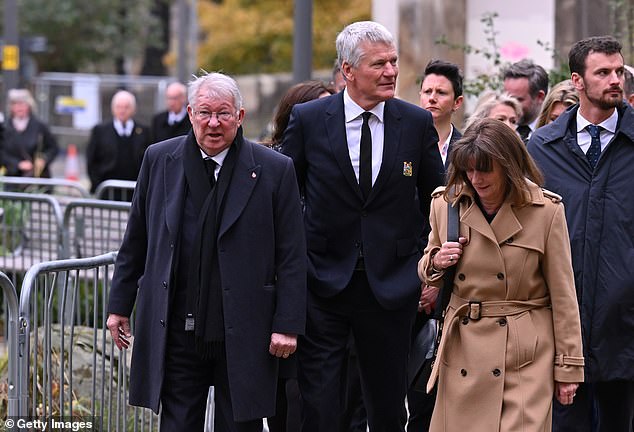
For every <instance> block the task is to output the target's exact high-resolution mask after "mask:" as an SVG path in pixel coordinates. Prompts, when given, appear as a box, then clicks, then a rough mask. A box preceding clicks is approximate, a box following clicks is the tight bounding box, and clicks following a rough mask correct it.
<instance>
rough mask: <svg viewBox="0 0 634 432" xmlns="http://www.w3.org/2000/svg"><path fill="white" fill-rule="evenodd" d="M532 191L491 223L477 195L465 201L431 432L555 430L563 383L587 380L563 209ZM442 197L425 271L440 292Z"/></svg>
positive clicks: (437, 196) (435, 375) (436, 204)
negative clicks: (462, 241) (435, 265)
mask: <svg viewBox="0 0 634 432" xmlns="http://www.w3.org/2000/svg"><path fill="white" fill-rule="evenodd" d="M530 187H531V196H532V199H531V201H532V202H531V204H530V205H528V206H526V207H523V208H515V207H514V206H512V205H511V204H510V203H509V202H505V203H504V204H503V205H502V207H501V208H500V210H499V211H498V214H497V216H496V217H495V219H494V220H493V222H492V223H491V224H490V225H489V223H488V222H487V221H486V219H485V218H484V216H483V215H482V212H481V211H480V209H479V207H478V206H477V204H475V202H474V201H473V198H472V196H473V193H474V192H473V191H472V190H467V191H465V192H463V194H462V195H463V196H466V197H468V198H466V199H464V198H463V199H462V200H461V205H460V236H461V237H466V239H467V243H466V245H465V246H464V249H463V255H462V258H461V259H460V260H459V261H458V264H457V266H458V267H457V271H456V278H455V281H454V287H453V294H452V300H451V302H450V305H449V307H448V311H447V315H446V321H445V329H444V332H443V340H442V343H441V346H440V352H439V356H438V360H439V361H437V362H436V365H435V368H434V371H433V372H432V376H431V378H430V382H429V384H428V388H431V387H433V384H434V382H435V381H436V379H438V396H437V399H436V406H435V409H434V414H433V418H432V424H431V429H430V430H431V431H434V432H437V431H448V432H455V431H470V432H478V431H482V432H495V431H503V432H507V431H524V432H527V431H550V430H551V409H552V398H553V392H554V382H555V380H557V381H561V382H581V381H583V354H582V348H581V327H580V322H579V311H578V307H577V299H576V294H575V289H574V279H573V272H572V265H571V261H570V244H569V239H568V231H567V228H566V219H565V216H564V208H563V204H562V203H561V202H560V201H561V198H560V197H559V196H557V195H555V194H553V193H552V192H547V191H542V189H540V188H539V187H537V186H536V185H534V184H532V183H530ZM443 190H444V188H438V189H437V190H436V191H435V192H434V194H433V196H434V199H433V201H432V208H431V215H430V222H431V227H432V230H431V233H430V235H429V244H428V246H427V249H426V250H425V255H424V256H423V258H422V259H421V261H420V262H419V267H418V271H419V276H421V279H422V280H424V281H425V282H426V283H427V284H429V285H435V286H440V285H442V275H441V274H437V273H436V274H432V272H431V262H430V257H431V256H433V255H434V254H435V253H436V252H437V251H438V250H439V248H440V246H441V245H442V243H443V242H445V241H446V236H447V203H446V202H445V201H444V199H443V197H442V195H441V192H442V191H443ZM469 301H479V302H482V303H481V304H478V303H473V304H471V305H470V304H469V303H468V302H469ZM467 316H470V318H467ZM478 318H479V319H478Z"/></svg>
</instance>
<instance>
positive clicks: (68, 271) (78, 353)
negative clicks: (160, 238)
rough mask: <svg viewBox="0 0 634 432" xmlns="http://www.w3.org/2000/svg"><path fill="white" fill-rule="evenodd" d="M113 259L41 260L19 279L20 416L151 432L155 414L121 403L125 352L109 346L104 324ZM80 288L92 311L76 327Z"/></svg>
mask: <svg viewBox="0 0 634 432" xmlns="http://www.w3.org/2000/svg"><path fill="white" fill-rule="evenodd" d="M115 258H116V253H114V252H112V253H108V254H104V255H100V256H97V257H91V258H82V259H66V260H59V261H51V262H44V263H40V264H36V265H35V266H33V267H32V268H31V269H29V271H28V272H27V273H26V276H25V278H24V282H23V284H22V289H21V292H20V303H19V333H18V339H19V359H18V361H19V370H18V377H19V385H18V388H19V404H18V406H19V415H20V416H28V417H31V418H46V417H50V416H55V417H58V416H63V417H71V416H74V417H84V418H93V419H94V420H93V421H97V422H99V423H100V424H98V425H96V427H95V430H104V431H114V430H116V431H119V430H126V431H127V430H134V431H136V430H149V431H154V430H156V429H157V428H158V417H157V416H156V415H154V414H153V413H151V412H150V411H149V410H146V409H141V408H137V407H130V406H128V405H127V392H128V390H127V386H128V380H129V375H128V372H129V353H128V350H121V351H119V350H118V349H117V348H116V347H115V345H114V343H113V341H112V339H111V337H110V333H109V331H108V330H107V328H106V325H105V323H106V319H107V310H106V307H107V300H108V294H109V290H110V279H111V276H110V273H111V272H112V270H113V265H114V262H115ZM82 273H87V274H90V275H91V277H89V278H87V277H86V276H85V275H82ZM82 284H83V285H86V286H85V287H83V288H85V289H84V290H83V291H84V292H85V293H90V294H91V296H92V304H93V308H92V316H91V317H89V319H88V320H87V321H86V322H83V323H81V324H77V320H76V319H75V316H74V313H75V310H76V303H77V302H78V301H79V297H80V296H79V294H78V293H79V292H80V285H82ZM133 320H134V316H132V317H131V321H133ZM131 349H132V348H131ZM82 359H83V360H84V361H83V362H81V361H80V360H82Z"/></svg>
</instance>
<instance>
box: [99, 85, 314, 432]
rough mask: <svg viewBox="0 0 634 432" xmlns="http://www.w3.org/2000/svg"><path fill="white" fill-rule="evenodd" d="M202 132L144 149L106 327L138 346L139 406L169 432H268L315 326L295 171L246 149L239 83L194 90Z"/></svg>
mask: <svg viewBox="0 0 634 432" xmlns="http://www.w3.org/2000/svg"><path fill="white" fill-rule="evenodd" d="M189 90H190V91H189V106H188V108H187V110H188V113H189V117H190V119H191V121H192V125H193V128H192V132H190V133H189V134H188V135H186V136H182V137H177V138H172V139H170V140H167V141H163V142H161V143H158V144H154V145H152V146H150V147H149V148H148V151H147V152H146V155H145V157H144V159H143V164H142V166H141V172H140V174H139V178H138V180H137V187H136V190H135V193H134V197H133V201H132V209H131V212H130V219H129V222H128V227H127V230H126V234H125V237H124V240H123V244H122V246H121V249H120V251H119V254H118V256H117V262H116V266H115V272H114V276H113V281H112V288H111V291H110V300H109V304H108V312H109V316H108V322H107V325H108V328H109V329H110V333H111V334H112V337H113V339H114V341H115V343H116V344H117V346H118V347H119V348H125V347H127V346H128V345H129V338H130V336H131V334H130V320H129V317H130V314H131V313H132V310H133V308H134V305H135V303H136V310H135V317H136V320H135V327H134V328H135V334H134V337H135V340H134V349H133V352H132V366H131V371H130V398H129V399H130V400H129V402H130V404H131V405H137V406H144V407H148V408H151V409H153V410H154V411H158V409H159V404H160V405H161V431H162V432H166V431H176V432H181V431H202V430H203V423H204V418H205V408H206V402H207V393H208V391H209V386H211V385H213V386H214V387H215V402H216V410H215V415H214V430H218V431H227V432H256V431H257V432H261V431H262V420H261V419H262V418H263V417H267V416H272V415H273V414H274V413H275V389H276V387H277V378H278V377H277V371H278V358H279V357H282V358H287V357H288V356H289V355H291V354H293V352H294V351H295V349H296V346H297V335H298V334H301V333H303V331H304V325H305V316H306V244H305V240H304V233H303V227H302V212H301V205H300V198H299V191H298V188H297V180H296V178H295V172H294V170H293V163H292V161H291V160H290V159H289V158H287V157H285V156H283V155H281V154H279V153H277V152H275V151H273V150H271V149H269V148H267V147H265V146H262V145H259V144H255V143H252V142H250V141H248V140H246V139H244V138H243V137H242V126H241V124H242V120H243V119H244V108H243V107H242V97H241V96H240V91H239V89H238V86H237V84H236V82H235V81H234V80H233V79H231V78H230V77H228V76H226V75H223V74H219V73H211V74H207V75H204V76H201V77H199V78H197V79H195V80H194V81H192V82H191V83H190V85H189Z"/></svg>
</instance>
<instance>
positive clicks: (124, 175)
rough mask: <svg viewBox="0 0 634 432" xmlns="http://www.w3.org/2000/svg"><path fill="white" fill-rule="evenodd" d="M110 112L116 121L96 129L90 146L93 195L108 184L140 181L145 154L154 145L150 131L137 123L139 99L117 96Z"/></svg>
mask: <svg viewBox="0 0 634 432" xmlns="http://www.w3.org/2000/svg"><path fill="white" fill-rule="evenodd" d="M110 108H111V110H112V120H110V121H107V122H104V123H101V124H99V125H97V126H95V127H94V128H93V129H92V132H91V134H90V141H89V142H88V149H87V151H86V162H87V164H88V176H89V177H90V182H91V186H90V192H94V191H95V189H96V188H97V186H98V185H99V183H101V182H103V181H104V180H110V179H116V180H136V178H137V176H138V175H139V169H140V168H141V161H142V160H143V153H144V152H145V149H146V148H147V147H148V145H150V131H149V129H148V128H147V127H146V126H144V125H142V124H139V123H138V122H137V121H136V120H135V119H134V115H135V114H136V98H135V97H134V95H133V94H132V93H130V92H129V91H126V90H119V91H118V92H116V93H115V94H114V96H113V97H112V101H111V103H110ZM115 198H116V199H118V198H119V197H115Z"/></svg>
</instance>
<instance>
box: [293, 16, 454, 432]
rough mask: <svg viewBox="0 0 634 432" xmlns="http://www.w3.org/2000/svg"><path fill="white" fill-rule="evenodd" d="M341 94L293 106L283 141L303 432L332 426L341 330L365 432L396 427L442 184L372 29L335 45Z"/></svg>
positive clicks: (389, 55)
mask: <svg viewBox="0 0 634 432" xmlns="http://www.w3.org/2000/svg"><path fill="white" fill-rule="evenodd" d="M336 45H337V55H338V61H339V63H340V64H341V71H342V73H343V75H344V77H345V79H346V89H345V90H344V91H343V92H340V93H337V94H335V95H333V96H330V97H328V98H322V99H319V100H317V101H312V102H308V103H305V104H301V105H296V106H295V107H294V108H293V111H292V114H291V120H290V123H289V125H288V128H287V130H286V133H285V136H284V140H283V143H282V151H283V152H284V153H286V154H288V155H289V156H291V157H292V158H293V160H294V163H295V170H296V172H297V177H298V181H299V186H300V190H301V192H302V193H303V195H304V199H305V211H304V225H305V228H306V236H307V238H306V240H307V246H308V287H309V295H308V312H307V321H306V334H305V336H304V337H301V338H300V341H299V344H298V346H299V348H298V350H299V351H298V356H299V357H298V359H299V384H300V390H301V394H302V400H303V419H302V430H303V431H304V432H308V431H328V432H331V431H336V430H337V425H338V424H339V423H340V415H341V412H342V406H341V405H342V403H341V402H342V401H341V394H340V385H341V370H342V367H343V362H344V360H345V358H344V353H345V347H346V343H347V342H348V337H349V334H350V332H352V334H353V336H354V340H355V343H356V347H357V353H358V360H359V368H360V374H361V380H362V388H363V400H364V402H365V404H366V408H367V412H368V424H369V427H370V430H371V431H373V432H374V431H389V432H394V431H403V430H404V424H405V417H406V414H405V406H404V400H405V393H406V387H407V382H406V371H407V357H408V352H409V344H410V333H411V329H412V323H413V320H414V316H415V314H416V309H417V304H418V298H419V295H420V290H421V284H420V281H419V279H418V276H417V274H416V264H417V262H418V260H419V259H420V257H421V251H422V250H423V246H424V244H425V242H426V229H425V227H426V226H427V218H428V214H429V203H430V194H431V192H432V191H433V190H434V188H435V187H437V186H439V185H441V184H442V182H443V173H444V169H443V165H442V161H441V159H440V156H439V154H438V147H437V142H438V136H437V134H436V131H435V129H434V126H433V123H432V117H431V115H430V114H429V113H428V112H427V111H425V110H423V109H421V108H420V107H417V106H414V105H412V104H409V103H406V102H403V101H399V100H397V99H394V92H395V86H396V77H397V75H398V67H397V65H396V61H397V54H396V48H395V46H394V42H393V39H392V35H391V34H390V33H389V32H388V31H387V30H386V29H385V28H384V27H383V26H381V25H380V24H377V23H374V22H369V21H365V22H357V23H353V24H350V25H349V26H347V27H346V28H344V29H343V31H342V32H341V33H340V34H339V36H338V37H337V41H336Z"/></svg>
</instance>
